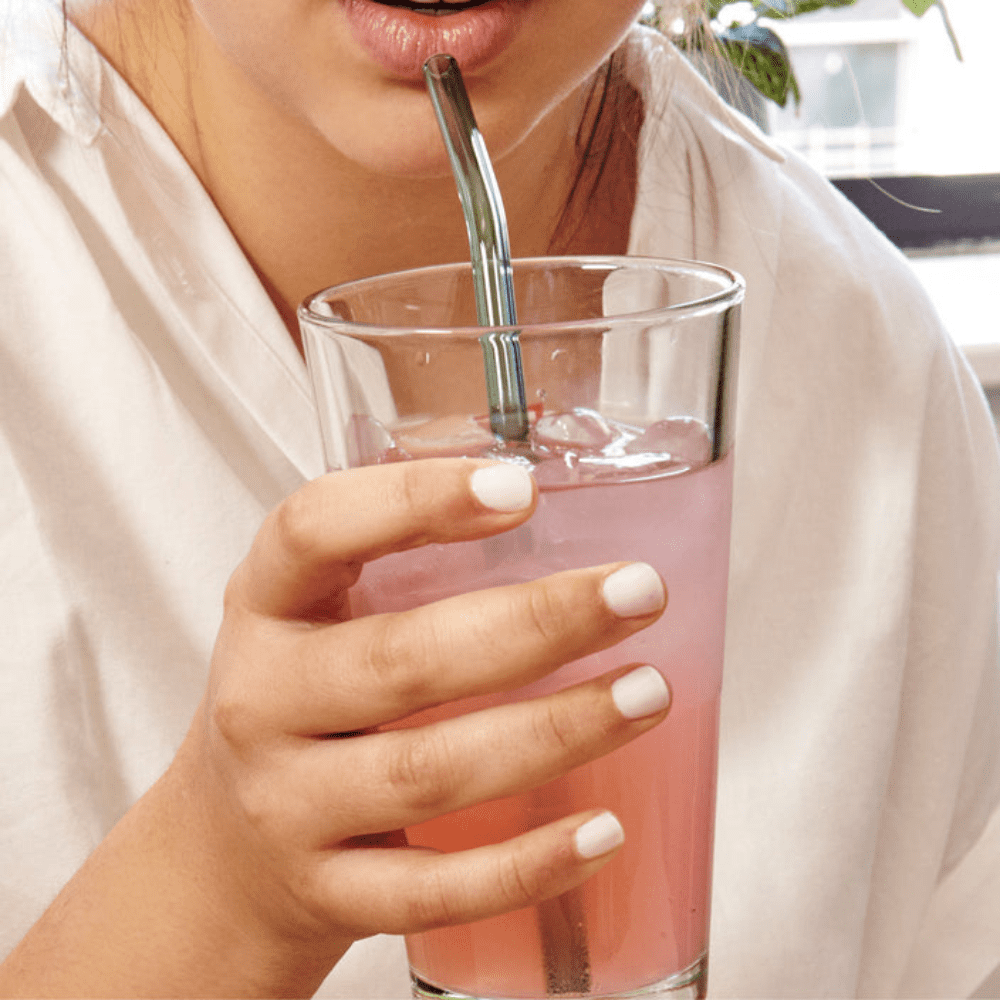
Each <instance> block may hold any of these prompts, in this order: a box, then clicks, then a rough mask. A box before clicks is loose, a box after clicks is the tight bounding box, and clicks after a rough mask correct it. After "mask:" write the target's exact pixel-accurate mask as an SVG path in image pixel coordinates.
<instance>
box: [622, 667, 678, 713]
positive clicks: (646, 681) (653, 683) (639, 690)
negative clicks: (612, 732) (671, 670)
mask: <svg viewBox="0 0 1000 1000" xmlns="http://www.w3.org/2000/svg"><path fill="white" fill-rule="evenodd" d="M611 697H612V698H613V699H614V703H615V704H616V705H617V706H618V711H619V712H621V713H622V715H624V716H625V718H626V719H643V718H645V717H646V716H647V715H655V714H656V713H657V712H662V711H663V710H664V709H665V708H667V707H669V705H670V688H669V687H668V686H667V682H666V681H665V680H664V679H663V676H662V674H661V673H660V671H659V670H657V669H656V667H648V666H647V667H639V668H637V669H636V670H633V671H632V672H631V673H630V674H626V675H625V676H624V677H619V678H618V680H616V681H615V682H614V684H612V685H611Z"/></svg>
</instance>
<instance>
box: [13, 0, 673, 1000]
mask: <svg viewBox="0 0 1000 1000" xmlns="http://www.w3.org/2000/svg"><path fill="white" fill-rule="evenodd" d="M640 6H641V4H640V3H639V2H637V0H628V2H624V0H532V4H531V7H530V12H531V17H532V19H533V20H532V22H531V30H530V31H526V32H524V33H523V37H522V38H521V39H520V40H519V42H518V43H517V45H515V46H514V47H513V48H512V49H511V50H510V51H509V52H508V53H507V54H505V56H504V57H503V58H501V59H499V60H497V61H496V63H495V64H492V65H490V66H487V67H484V68H483V69H482V70H481V71H479V72H478V73H477V74H475V75H474V76H473V77H472V78H471V79H470V81H469V83H470V91H471V93H472V97H473V100H474V102H476V104H477V111H478V114H479V117H480V122H481V124H482V126H483V129H484V133H485V134H486V137H487V141H488V142H490V144H491V147H492V148H493V151H494V156H495V158H496V159H497V162H498V168H499V169H498V172H499V174H500V178H501V181H502V183H503V184H504V187H505V193H506V196H507V198H508V201H507V204H508V215H509V217H510V221H511V230H512V239H513V242H514V246H515V252H517V253H524V254H530V253H538V252H544V251H545V249H546V248H547V246H548V243H549V241H551V239H552V229H553V226H554V224H555V220H556V218H557V217H558V215H559V211H560V209H561V206H562V202H563V201H564V199H565V194H566V191H567V190H568V187H569V184H570V182H571V179H572V177H573V176H574V175H575V172H576V168H577V164H576V160H575V147H574V143H573V139H572V137H573V136H574V135H575V132H576V125H577V120H578V118H579V115H580V110H581V106H582V95H583V93H584V92H585V88H586V85H587V82H588V78H589V77H590V75H591V73H592V72H593V71H594V69H595V67H596V66H597V65H598V64H599V63H600V62H601V61H602V60H603V59H604V57H605V56H606V55H607V53H608V52H609V51H610V50H611V49H612V48H613V47H614V45H615V44H617V42H618V41H619V40H620V38H621V35H622V34H623V32H624V31H625V30H626V29H627V26H628V25H629V24H630V23H631V21H632V20H633V18H634V16H635V15H636V13H637V12H638V9H639V7H640ZM336 9H337V5H336V4H333V5H332V6H331V4H330V3H323V4H317V3H315V2H313V0H280V2H275V0H240V2H238V3H237V2H236V0H197V2H195V3H193V6H192V7H191V8H183V9H178V11H177V12H176V16H175V14H174V13H170V14H169V15H167V14H164V13H163V8H162V5H157V4H154V3H153V0H138V2H136V3H134V4H132V5H131V6H128V7H125V6H120V7H117V8H111V7H108V6H106V5H103V6H101V7H98V8H92V9H77V10H74V11H73V16H74V19H75V20H76V21H77V23H78V24H79V25H81V26H82V27H83V28H84V29H85V30H86V31H87V33H88V34H89V35H90V36H91V37H92V38H93V39H94V40H95V42H96V43H97V44H98V45H99V46H100V47H101V48H102V50H103V51H104V52H105V53H106V54H107V55H108V57H109V58H110V59H111V60H112V61H113V62H114V63H115V65H116V66H117V67H118V68H119V70H120V71H121V72H123V73H124V74H125V76H126V78H127V79H128V80H129V81H130V82H131V83H132V85H133V86H134V87H135V89H136V90H137V91H138V92H139V93H140V95H141V96H142V97H143V98H144V100H145V101H146V102H147V104H148V105H149V107H150V108H151V109H152V110H153V111H154V113H155V114H156V115H157V116H158V117H159V118H160V120H161V122H162V123H163V124H164V125H165V127H166V128H167V129H168V131H169V132H170V134H171V135H172V137H173V138H174V139H175V141H176V142H177V144H178V146H179V147H180V149H181V151H182V152H183V153H184V155H185V156H186V157H187V159H188V161H189V163H190V164H191V166H192V167H193V168H194V170H195V171H196V172H197V173H198V175H199V177H200V178H201V179H202V181H203V183H204V184H205V186H206V188H207V189H208V191H209V192H210V193H211V195H212V197H213V198H214V199H215V202H216V204H217V205H218V206H219V208H220V210H221V211H222V213H223V215H224V217H225V218H226V219H227V221H228V222H229V223H230V225H231V227H232V229H233V231H234V233H235V234H236V236H237V238H238V239H239V241H240V243H241V245H242V246H243V248H244V250H245V252H246V253H247V255H248V257H249V259H250V260H251V261H252V262H253V263H254V265H255V267H256V268H257V271H258V273H259V274H260V276H261V279H262V281H263V282H264V284H265V286H266V287H267V288H268V290H269V292H270V294H271V296H272V298H273V299H274V302H275V305H276V306H277V308H278V309H279V311H280V312H281V313H282V315H283V316H284V317H285V318H286V320H287V321H288V322H289V332H290V334H292V335H294V329H293V325H292V322H291V317H292V315H293V309H294V305H295V303H297V302H298V301H299V300H300V299H301V298H302V297H303V296H304V295H305V294H306V293H308V292H310V291H313V290H315V288H317V287H320V286H322V285H324V284H328V283H331V282H333V281H336V280H343V279H347V278H351V277H355V276H358V275H361V274H366V273H372V272H374V271H383V270H388V269H392V268H398V267H404V266H413V265H416V264H423V263H431V262H434V261H438V260H449V259H459V258H461V257H463V256H464V255H465V253H466V252H467V246H466V243H465V234H464V229H463V228H462V223H461V218H460V215H459V214H458V210H457V199H456V198H455V193H454V188H453V186H452V183H451V180H450V175H449V174H448V167H447V163H446V162H445V160H444V154H443V151H442V149H441V146H440V139H439V137H438V135H437V131H436V125H435V124H434V122H433V119H432V117H431V114H430V111H429V105H428V103H427V101H426V99H425V98H424V96H423V95H422V94H420V93H416V92H414V88H413V87H412V86H411V85H408V84H406V85H404V84H402V83H400V82H398V81H392V80H386V79H385V78H384V77H382V76H381V75H380V73H379V72H378V70H377V67H373V66H372V64H371V63H370V62H369V61H367V60H366V58H365V57H363V54H361V53H359V51H358V50H357V49H356V47H355V46H354V45H353V42H351V40H350V39H349V37H348V36H347V34H346V31H344V30H343V28H342V25H340V24H339V23H338V22H337V20H336V18H335V17H333V16H332V15H331V13H330V12H331V10H333V11H336ZM570 14H572V17H571V16H570ZM567 26H568V27H567ZM557 29H558V30H557ZM317 36H318V37H319V41H317ZM140 63H141V65H140ZM300 65H303V66H305V67H307V68H306V69H303V70H300V69H298V68H297V67H299V66H300ZM261 67H266V68H267V69H266V72H264V71H263V70H262V69H261ZM540 165H546V169H544V170H543V169H539V168H540ZM543 176H544V178H545V183H541V182H540V178H542V177H543ZM337 233H347V234H350V235H349V238H347V239H341V240H336V239H332V238H331V234H337ZM582 233H583V235H582V236H581V238H586V239H588V240H595V241H597V242H598V244H599V245H600V246H602V247H605V248H607V249H616V243H615V241H616V240H617V241H619V242H620V241H621V239H622V236H623V233H627V213H626V217H625V220H624V221H621V220H619V221H618V223H617V225H616V226H612V227H610V228H608V227H606V226H605V225H604V223H603V222H602V223H601V224H600V225H596V224H595V225H594V226H591V227H590V228H589V229H588V228H587V227H585V228H584V230H583V231H582ZM482 464H484V463H477V462H474V461H471V460H464V459H448V460H431V461H427V462H413V463H405V464H400V465H389V466H382V467H377V468H371V469H360V470H353V471H350V472H341V473H335V474H332V475H328V476H324V477H321V478H320V479H317V480H315V481H313V482H312V483H310V484H308V485H306V486H305V487H303V488H302V489H301V490H299V491H298V492H297V493H295V494H293V495H292V496H291V497H289V498H288V499H287V500H286V501H285V502H284V503H283V504H282V505H281V506H280V507H279V508H278V509H277V510H275V511H274V512H273V513H272V515H271V516H270V517H269V518H268V519H267V521H266V522H265V524H264V525H263V526H262V528H261V530H260V532H259V534H258V536H257V538H256V539H255V541H254V543H253V545H252V548H251V550H250V552H249V554H248V555H247V557H246V559H245V560H244V562H243V563H242V564H241V565H240V567H239V568H238V569H237V571H236V572H235V574H234V576H233V578H232V580H231V581H230V584H229V586H228V589H227V592H226V600H225V614H224V620H223V624H222V627H221V630H220V633H219V636H218V640H217V643H216V647H215V650H214V653H213V657H212V663H211V669H210V676H209V681H208V685H207V689H206V692H205V695H204V699H203V701H202V703H201V705H200V706H199V708H198V710H197V713H196V715H195V718H194V720H193V722H192V726H191V729H190V731H189V733H188V735H187V737H186V739H185V741H184V743H183V745H182V747H181V749H180V751H179V752H178V754H177V757H176V758H175V760H174V761H173V763H172V764H171V766H170V767H169V769H168V770H167V772H166V773H165V774H164V776H163V777H162V778H161V779H160V781H159V782H157V784H156V785H154V786H153V788H152V789H150V791H149V792H148V793H147V794H146V795H145V796H144V797H143V798H142V799H141V800H140V801H139V802H138V803H137V804H136V805H135V806H134V807H133V808H132V809H131V810H130V811H129V813H127V814H126V816H125V817H124V818H123V819H122V821H121V822H120V823H119V824H118V825H117V826H116V827H115V828H114V830H113V831H112V832H111V833H110V835H109V836H108V837H107V838H106V839H105V840H104V842H103V843H102V844H101V845H100V846H99V847H98V849H97V850H96V851H95V853H94V854H93V855H92V856H91V858H90V859H89V860H88V861H87V863H86V864H85V865H84V867H83V868H82V869H81V870H80V871H79V872H78V873H77V875H76V876H75V877H74V878H73V879H72V880H71V882H70V883H69V884H68V885H67V886H66V887H65V889H64V890H63V891H62V893H61V894H60V895H59V897H58V898H57V899H56V901H55V902H54V903H53V905H52V906H51V907H50V909H49V910H48V911H47V912H46V913H45V915H44V916H43V917H42V918H41V920H40V921H39V922H38V923H37V924H36V925H35V927H34V928H33V929H32V930H31V931H30V932H29V934H28V935H27V937H26V938H25V939H24V941H23V942H22V943H21V944H20V945H19V947H18V948H17V949H16V950H15V951H14V953H13V954H12V955H11V956H10V957H9V958H8V960H7V961H6V962H5V963H4V964H3V966H2V967H0V994H3V995H21V996H26V995H31V996H133V997H140V996H157V995H159V996H195V995H197V996H247V997H250V996H305V995H309V994H311V993H312V992H314V991H315V989H316V988H317V987H318V985H319V984H320V982H321V981H322V980H323V978H324V977H325V975H326V974H327V973H328V971H329V970H330V969H331V968H332V967H333V966H334V965H335V964H336V962H337V961H338V960H339V958H340V957H341V956H342V955H343V953H344V952H345V951H346V949H347V948H348V947H349V946H350V944H351V943H352V942H353V941H355V940H357V939H358V938H361V937H364V936H367V935H370V934H373V933H376V932H390V933H408V932H413V931H418V930H423V929H428V928H431V927H435V926H441V925H443V924H450V923H459V922H465V921H469V920H473V919H478V918H482V917H485V916H488V915H493V914H496V913H499V912H503V911H506V910H511V909H516V908H520V907H523V906H525V905H529V904H532V903H535V902H539V901H541V900H543V899H545V898H549V897H552V896H554V895H558V894H560V893H562V892H564V891H566V890H567V889H569V888H571V887H572V886H574V885H576V884H578V883H579V882H581V881H582V880H584V879H585V878H587V877H588V876H589V875H591V874H592V873H593V872H594V871H596V870H597V869H598V868H599V867H601V866H602V865H603V864H604V863H606V861H607V860H608V859H609V857H610V855H604V856H603V857H600V858H596V859H591V860H586V859H583V858H582V857H580V856H579V855H578V854H577V852H576V849H575V846H574V845H575V841H574V839H573V834H574V832H575V831H576V829H577V828H578V827H579V826H580V825H581V824H582V823H583V822H585V821H587V820H588V819H590V818H592V817H593V816H594V815H596V814H597V812H598V810H594V811H591V812H589V813H581V814H577V815H574V816H568V817H566V818H564V819H563V820H560V821H558V822H555V823H552V824H549V825H547V826H544V827H541V828H539V829H536V830H534V831H531V832H529V833H528V834H525V835H524V836H522V837H519V838H516V839H515V840H513V841H510V842H506V843H502V844H497V845H492V846H490V847H487V848H481V849H479V850H476V851H468V852H461V853H457V854H452V855H438V854H435V853H433V852H429V851H426V850H423V849H414V848H409V847H408V846H407V845H406V843H405V837H404V836H403V834H402V828H403V827H405V826H407V825H409V824H411V823H414V822H417V821H420V820H424V819H428V818H430V817H431V816H434V815H440V814H442V813H446V812H449V811H451V810H453V809H456V808H459V807H461V806H464V805H468V804H471V803H472V802H479V801H485V800H489V799H492V798H497V797H500V796H504V795H508V794H512V793H514V792H518V791H523V790H526V789H528V788H531V787H536V786H537V785H539V784H542V783H544V782H545V781H547V780H549V779H551V778H553V777H555V776H557V775H559V774H563V773H565V772H566V771H568V770H570V769H571V768H572V767H575V766H577V765H579V764H580V763H583V762H585V761H587V760H591V759H594V758H595V757H598V756H600V755H602V754H605V753H608V752H610V751H611V750H613V749H616V748H617V747H619V746H621V745H622V744H624V743H625V742H627V741H629V740H631V739H634V738H635V737H636V736H638V735H640V734H641V733H643V732H645V731H646V730H648V729H649V728H651V727H652V726H654V725H656V724H657V723H659V722H660V721H662V719H663V718H664V717H665V715H666V711H663V712H657V713H656V714H654V715H652V716H649V717H647V718H643V719H638V720H629V719H626V718H624V717H623V716H622V715H621V714H620V712H619V711H618V709H617V708H616V707H615V704H614V702H613V700H612V698H611V696H610V693H609V688H610V686H611V684H612V682H613V681H614V679H615V678H616V677H618V676H620V675H621V674H623V673H625V672H627V671H628V670H629V669H631V668H632V666H634V665H629V664H624V663H623V664H622V666H621V668H620V669H618V670H616V671H613V672H612V673H611V674H609V675H607V676H604V677H601V678H598V679H596V680H594V681H591V682H588V683H586V684H583V685H580V686H577V687H574V688H570V689H567V690H564V691H561V692H559V693H557V694H554V695H550V696H547V697H546V698H544V699H538V700H536V701H530V702H523V703H519V704H514V705H509V706H505V707H503V708H500V709H494V710H490V711H489V712H487V713H480V714H477V715H475V716H463V717H459V718H457V719H454V720H450V721H448V722H442V723H437V724H435V725H433V726H427V727H423V728H418V729H410V730H401V731H392V732H376V731H375V730H376V728H377V727H378V726H379V725H380V724H382V723H386V722H389V721H391V720H393V719H397V718H400V717H402V716H404V715H407V714H410V713H412V712H415V711H417V710H419V709H421V708H423V707H427V706H430V705H433V704H439V703H441V702H444V701H449V700H453V699H457V698H460V697H465V696H468V695H470V694H474V693H476V694H481V693H485V692H487V691H496V690H501V689H510V688H513V687H516V686H519V685H521V684H524V683H527V682H529V681H532V680H535V679H537V678H539V677H542V676H544V675H546V674H548V673H550V672H551V671H553V670H555V669H557V668H558V667H559V666H560V665H561V664H562V663H564V662H566V661H568V660H571V659H574V658H576V657H578V656H581V655H584V654H586V653H590V652H593V651H596V650H598V649H602V648H606V647H608V646H611V645H613V644H614V643H616V642H619V641H620V640H622V639H624V638H626V637H627V636H629V635H632V634H634V633H635V632H636V631H638V630H640V629H642V628H645V627H646V626H648V625H649V624H651V623H652V622H653V621H655V620H656V618H657V617H659V614H660V613H662V608H661V609H660V610H659V611H656V612H654V613H652V614H648V615H645V616H643V617H638V618H621V617H618V616H617V615H616V614H614V613H613V612H612V611H611V610H610V609H609V608H608V607H607V606H606V605H605V603H604V600H603V598H602V590H601V585H602V583H603V581H604V579H605V578H606V577H607V576H608V575H609V574H610V573H612V572H613V571H614V570H616V569H617V568H620V565H614V566H604V567H597V568H590V569H581V570H575V571H572V572H568V573H563V574H559V575H557V576H554V577H549V578H546V579H543V580H538V581H535V582H532V583H529V584H523V585H519V586H516V587H509V588H503V589H499V590H494V591H486V592H483V593H479V594H473V595H468V596H465V597H461V598H456V599H452V600H450V601H446V602H440V603H438V604H434V605H430V606H428V607H426V608H422V609H417V610H415V611H412V612H408V613H405V614H398V615H385V616H376V617H368V618H360V619H357V620H351V619H350V618H349V616H348V612H347V601H346V592H347V589H348V588H349V587H350V586H351V584H352V583H353V582H354V581H355V580H356V579H357V576H358V574H359V572H360V569H361V566H362V565H363V563H364V562H365V561H367V560H369V559H372V558H375V557H377V556H379V555H382V554H384V553H386V552H390V551H400V550H403V549H407V548H411V547H414V546H417V545H421V544H425V543H427V542H449V541H455V540H460V539H471V538H481V537H485V536H487V535H491V534H496V533H498V532H501V531H505V530H508V529H510V528H513V527H516V526H517V525H519V524H521V523H523V522H524V521H525V520H527V519H528V518H529V517H530V516H531V514H532V511H533V509H534V502H533V503H532V505H531V506H530V507H528V508H527V509H525V510H522V511H518V512H515V513H499V512H497V511H494V510H491V509H489V508H487V507H484V506H483V505H482V503H480V502H479V500H477V499H476V496H475V494H474V493H473V492H472V490H471V489H470V475H471V474H472V472H473V471H474V470H475V469H476V468H479V467H480V466H481V465H482ZM459 623H460V627H459ZM498 637H502V640H501V641H498ZM276 678H280V683H278V682H277V681H276ZM331 733H348V734H353V735H350V736H348V737H346V738H339V739H330V738H328V734H331ZM493 762H495V764H494V766H491V763H493ZM386 831H389V832H386ZM626 835H627V831H626Z"/></svg>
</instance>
